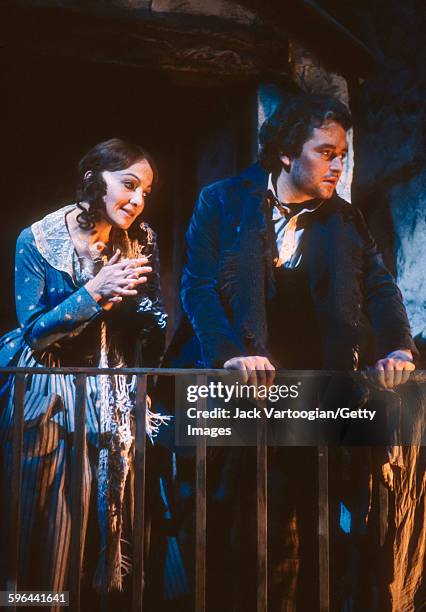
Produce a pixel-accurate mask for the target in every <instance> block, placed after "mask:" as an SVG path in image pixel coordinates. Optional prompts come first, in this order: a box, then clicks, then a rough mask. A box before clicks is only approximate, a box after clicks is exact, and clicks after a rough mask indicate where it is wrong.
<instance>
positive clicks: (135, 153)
mask: <svg viewBox="0 0 426 612" xmlns="http://www.w3.org/2000/svg"><path fill="white" fill-rule="evenodd" d="M143 159H145V160H146V161H147V162H148V163H149V165H150V166H151V170H152V172H153V174H154V181H153V183H154V184H155V183H156V182H157V167H156V165H155V163H154V161H153V159H152V157H151V156H150V155H149V153H147V152H146V151H145V149H142V147H140V146H139V145H136V144H133V143H130V142H126V141H124V140H120V139H119V138H111V139H110V140H105V141H104V142H100V143H99V144H97V145H95V146H94V147H93V148H92V149H90V151H88V152H87V153H86V155H85V156H84V157H82V159H81V160H80V162H79V164H78V186H77V206H78V208H79V209H80V210H81V213H79V215H78V216H77V223H78V224H79V226H80V227H81V229H85V230H91V229H93V228H94V227H95V225H96V222H97V221H99V220H100V219H101V217H102V211H103V210H104V206H105V205H104V200H103V198H104V196H105V194H106V184H105V181H104V179H103V178H102V172H104V170H109V171H110V172H115V171H116V170H125V169H126V168H128V167H129V166H131V165H132V164H135V163H136V162H138V161H141V160H143ZM87 173H90V174H89V175H87ZM86 175H87V176H86ZM82 202H87V203H88V204H89V208H88V209H86V208H85V207H84V206H83V205H82Z"/></svg>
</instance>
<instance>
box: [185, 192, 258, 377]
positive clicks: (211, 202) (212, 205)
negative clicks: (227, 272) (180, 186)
mask: <svg viewBox="0 0 426 612" xmlns="http://www.w3.org/2000/svg"><path fill="white" fill-rule="evenodd" d="M221 221H222V217H221V202H220V198H219V197H218V194H217V191H216V189H215V186H214V185H213V186H210V187H206V188H205V189H203V191H202V192H201V194H200V196H199V199H198V202H197V204H196V206H195V211H194V214H193V216H192V219H191V222H190V225H189V228H188V231H187V234H186V243H187V261H186V265H185V267H184V270H183V276H182V304H183V308H184V310H185V312H186V314H187V316H188V318H189V321H190V322H191V324H192V327H193V329H194V331H195V334H196V336H197V338H198V340H199V342H200V346H201V352H202V357H203V361H204V364H205V366H206V367H219V368H221V367H222V366H223V364H224V363H225V361H227V360H228V359H230V358H231V357H236V356H239V355H245V353H246V350H245V347H244V345H243V344H242V343H241V341H240V340H239V338H238V336H237V335H236V333H235V331H234V330H233V329H232V327H231V324H230V322H229V319H228V316H227V314H226V312H225V310H224V307H223V305H222V302H221V298H220V294H219V289H218V272H219V267H220V239H219V238H220V232H221Z"/></svg>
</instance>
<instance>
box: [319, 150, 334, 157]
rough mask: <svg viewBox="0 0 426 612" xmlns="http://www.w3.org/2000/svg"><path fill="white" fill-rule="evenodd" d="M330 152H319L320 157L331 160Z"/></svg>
mask: <svg viewBox="0 0 426 612" xmlns="http://www.w3.org/2000/svg"><path fill="white" fill-rule="evenodd" d="M331 154H332V153H331V151H330V150H329V149H326V150H325V151H321V155H322V157H324V158H325V159H330V158H331Z"/></svg>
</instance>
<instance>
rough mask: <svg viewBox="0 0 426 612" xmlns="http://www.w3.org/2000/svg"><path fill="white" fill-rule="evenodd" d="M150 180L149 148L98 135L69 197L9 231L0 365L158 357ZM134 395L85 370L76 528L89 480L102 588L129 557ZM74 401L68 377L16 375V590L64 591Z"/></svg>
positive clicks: (160, 342) (7, 455)
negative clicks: (19, 454) (7, 313)
mask: <svg viewBox="0 0 426 612" xmlns="http://www.w3.org/2000/svg"><path fill="white" fill-rule="evenodd" d="M155 181H156V169H155V165H154V163H153V161H152V159H151V158H150V156H149V155H148V154H147V153H146V152H145V151H144V150H143V149H141V148H140V147H139V146H135V145H132V144H129V143H126V142H123V141H122V140H118V139H112V140H108V141H106V142H102V143H100V144H98V145H96V146H95V147H94V148H93V149H91V150H90V151H89V152H88V153H87V155H85V156H84V157H83V159H82V160H81V161H80V164H79V188H78V197H77V203H76V204H71V205H69V206H65V207H63V208H60V209H59V210H57V211H55V212H53V213H51V214H48V215H47V216H46V217H44V218H43V219H42V220H41V221H38V222H36V223H34V224H33V225H31V227H29V228H27V229H25V230H23V232H22V233H21V234H20V236H19V238H18V241H17V247H16V266H15V297H16V309H17V316H18V320H19V324H20V326H19V328H18V329H16V330H14V331H13V332H10V333H9V334H7V335H6V336H4V337H3V338H2V339H1V340H0V366H2V367H6V366H19V367H39V366H45V367H52V366H53V367H56V366H101V367H117V368H120V367H125V366H128V367H134V366H142V365H143V366H149V367H153V366H157V365H158V363H159V360H160V358H161V355H162V352H163V348H164V339H165V328H166V317H167V315H166V314H165V312H164V309H163V305H162V300H161V294H160V283H159V258H158V249H157V246H156V242H155V236H154V234H153V232H152V230H151V229H150V227H149V226H148V225H147V224H146V223H140V220H139V217H140V215H141V213H142V211H143V209H144V206H145V203H146V200H147V198H148V197H149V194H150V193H151V190H152V187H153V185H154V184H155ZM134 395H135V389H134V380H128V379H127V378H126V377H125V376H123V375H119V374H118V375H114V376H112V377H108V376H98V377H88V378H87V397H86V429H87V435H88V442H89V444H88V457H89V461H87V462H86V469H85V486H84V499H83V531H84V532H85V530H86V527H87V522H88V518H89V508H91V504H90V495H91V494H92V499H93V490H94V488H93V487H91V484H94V483H96V485H97V487H96V489H97V495H96V497H97V517H98V519H97V520H98V524H99V527H100V540H101V541H100V549H99V550H100V554H99V560H98V568H97V572H96V576H95V578H94V580H95V583H96V584H97V585H98V586H105V587H107V588H108V589H113V588H118V589H121V588H122V576H123V574H124V573H125V570H126V568H127V566H128V561H127V559H126V557H125V555H124V554H123V553H122V551H121V539H122V537H123V535H124V531H123V530H124V525H123V518H124V516H125V515H126V514H128V508H126V507H125V503H124V499H125V489H126V486H127V490H128V489H129V484H131V482H132V480H133V479H132V478H128V476H129V473H130V475H131V462H132V442H133V435H132V434H133V416H132V408H133V405H134ZM3 397H4V399H5V402H4V403H5V407H4V409H3V414H1V413H0V434H2V438H3V439H4V440H5V444H4V473H5V474H6V475H7V474H8V473H9V474H10V465H11V452H12V449H11V443H10V431H11V424H12V418H13V379H12V378H10V379H9V380H8V381H7V383H6V385H5V387H3ZM74 399H75V379H74V376H73V375H62V374H55V375H47V374H40V375H34V376H29V375H28V376H27V377H26V391H25V408H24V421H25V425H24V460H23V484H22V516H23V517H24V518H23V520H22V521H21V523H22V526H21V542H22V547H21V551H20V557H21V565H20V580H21V582H20V588H30V587H31V585H33V587H34V588H37V589H38V590H40V589H42V588H46V589H53V590H62V589H63V588H64V586H65V585H66V574H67V566H68V562H69V549H70V529H69V527H70V487H69V478H70V465H69V463H70V456H71V448H72V445H71V443H70V434H71V433H72V432H73V431H74ZM147 415H148V416H147V433H148V435H150V436H151V437H152V436H153V435H155V433H156V432H157V430H158V427H159V426H160V424H161V423H162V422H163V421H164V420H165V418H163V417H161V416H160V415H154V414H153V413H151V412H150V411H149V410H148V409H147ZM98 449H99V450H98ZM129 471H130V472H129ZM126 483H127V485H126ZM91 491H92V493H91ZM6 493H7V491H6ZM130 495H132V492H131V493H130ZM96 497H95V499H96ZM5 499H7V497H6V496H5ZM92 505H93V504H92ZM131 506H132V504H130V507H131ZM91 513H92V510H91V512H90V515H91ZM89 535H90V534H89ZM33 551H36V553H34V552H33ZM34 554H36V557H34ZM36 560H37V562H36Z"/></svg>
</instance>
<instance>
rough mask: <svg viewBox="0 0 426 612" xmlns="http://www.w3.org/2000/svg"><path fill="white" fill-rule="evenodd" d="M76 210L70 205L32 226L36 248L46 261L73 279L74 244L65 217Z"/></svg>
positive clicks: (73, 205)
mask: <svg viewBox="0 0 426 612" xmlns="http://www.w3.org/2000/svg"><path fill="white" fill-rule="evenodd" d="M74 208H75V204H69V205H68V206H64V207H63V208H60V209H59V210H55V211H54V212H53V213H50V214H48V215H46V216H45V217H43V219H41V220H40V221H36V222H35V223H33V224H32V226H31V231H32V233H33V235H34V239H35V243H36V247H37V249H38V251H39V253H40V255H42V257H44V259H45V260H46V261H47V263H49V264H50V265H51V266H52V267H53V268H55V269H56V270H60V271H61V272H66V273H67V274H69V275H70V276H71V278H72V277H73V253H74V244H73V242H72V240H71V236H70V235H69V232H68V229H67V224H66V222H65V216H66V215H67V214H68V213H69V212H71V210H73V209H74Z"/></svg>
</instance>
